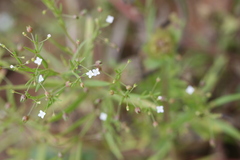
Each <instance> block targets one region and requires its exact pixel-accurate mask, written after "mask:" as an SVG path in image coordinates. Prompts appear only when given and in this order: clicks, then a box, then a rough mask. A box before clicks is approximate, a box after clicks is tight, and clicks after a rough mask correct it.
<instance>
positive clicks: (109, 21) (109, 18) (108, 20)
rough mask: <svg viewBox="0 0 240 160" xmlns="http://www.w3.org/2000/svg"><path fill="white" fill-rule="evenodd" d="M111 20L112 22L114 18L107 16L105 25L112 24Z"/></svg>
mask: <svg viewBox="0 0 240 160" xmlns="http://www.w3.org/2000/svg"><path fill="white" fill-rule="evenodd" d="M113 20H114V17H113V16H110V15H109V16H107V19H106V22H107V23H112V22H113Z"/></svg>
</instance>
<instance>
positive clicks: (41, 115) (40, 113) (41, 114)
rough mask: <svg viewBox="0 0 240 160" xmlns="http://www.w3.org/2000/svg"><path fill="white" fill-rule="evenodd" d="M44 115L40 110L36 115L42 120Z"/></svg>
mask: <svg viewBox="0 0 240 160" xmlns="http://www.w3.org/2000/svg"><path fill="white" fill-rule="evenodd" d="M45 115H46V113H45V112H43V111H42V110H40V111H39V113H38V117H41V118H42V119H43V118H44V116H45Z"/></svg>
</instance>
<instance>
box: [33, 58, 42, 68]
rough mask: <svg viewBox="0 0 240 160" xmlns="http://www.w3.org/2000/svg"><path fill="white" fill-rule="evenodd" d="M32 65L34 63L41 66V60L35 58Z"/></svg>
mask: <svg viewBox="0 0 240 160" xmlns="http://www.w3.org/2000/svg"><path fill="white" fill-rule="evenodd" d="M34 63H36V64H37V65H39V66H40V65H41V63H42V59H41V58H39V57H37V58H36V60H35V61H34Z"/></svg>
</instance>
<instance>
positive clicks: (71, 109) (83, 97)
mask: <svg viewBox="0 0 240 160" xmlns="http://www.w3.org/2000/svg"><path fill="white" fill-rule="evenodd" d="M85 97H86V94H80V95H79V97H77V99H76V101H74V102H73V103H72V104H71V105H69V107H67V108H66V109H64V111H63V112H61V113H58V114H57V115H55V116H54V117H52V118H51V119H50V120H49V121H50V122H54V121H57V120H59V119H61V118H62V115H63V113H64V112H65V113H71V112H72V111H74V110H75V109H76V108H77V107H78V106H79V104H80V103H81V102H82V101H83V100H84V99H85Z"/></svg>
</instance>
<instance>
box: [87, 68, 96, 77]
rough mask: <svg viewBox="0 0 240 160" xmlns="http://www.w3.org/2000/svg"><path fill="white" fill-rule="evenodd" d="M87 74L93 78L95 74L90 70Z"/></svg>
mask: <svg viewBox="0 0 240 160" xmlns="http://www.w3.org/2000/svg"><path fill="white" fill-rule="evenodd" d="M86 75H87V76H88V78H92V76H94V74H93V72H92V71H91V70H90V71H88V72H87V73H86Z"/></svg>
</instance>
